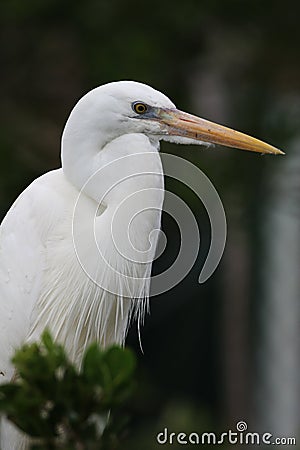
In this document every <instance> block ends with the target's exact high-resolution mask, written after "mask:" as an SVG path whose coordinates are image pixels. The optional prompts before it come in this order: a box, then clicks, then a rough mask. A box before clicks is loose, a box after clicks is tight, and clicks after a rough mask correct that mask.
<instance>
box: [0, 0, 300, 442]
mask: <svg viewBox="0 0 300 450" xmlns="http://www.w3.org/2000/svg"><path fill="white" fill-rule="evenodd" d="M299 5H300V4H299V3H298V2H296V1H289V0H287V1H285V2H282V1H281V2H279V1H275V0H273V1H272V0H263V1H258V0H251V1H250V0H244V1H242V0H240V1H238V0H185V1H182V0H173V1H172V2H171V1H162V0H160V1H158V0H151V1H148V2H140V1H137V0H127V1H126V2H125V1H121V0H85V1H82V0H79V1H77V2H75V1H70V0H60V1H58V0H44V1H37V0H27V1H21V0H2V1H1V5H0V13H1V14H0V25H1V26H0V34H1V41H0V42H1V43H0V45H1V72H0V77H1V87H2V94H1V103H2V108H1V109H2V111H1V121H0V127H1V133H0V152H1V153H0V154H1V166H0V175H1V178H0V187H1V189H0V214H1V217H3V216H4V214H5V212H6V211H7V209H8V208H9V206H10V205H11V203H12V202H13V200H14V199H15V198H16V197H17V196H18V194H19V193H20V192H21V191H22V190H23V189H24V188H25V187H26V186H27V185H28V184H29V183H30V182H31V181H32V180H33V179H34V178H36V177H37V176H39V175H41V174H42V173H44V172H46V171H48V170H51V169H54V168H57V167H58V166H59V165H60V158H59V153H60V136H61V133H62V130H63V126H64V123H65V121H66V119H67V117H68V114H69V112H70V110H71V109H72V107H73V105H74V104H75V102H76V101H77V100H78V99H79V98H80V97H81V96H82V95H83V94H84V93H86V92H87V91H88V90H90V89H92V88H94V87H96V86H97V85H100V84H103V83H106V82H109V81H113V80H121V79H133V80H137V81H141V82H145V83H147V84H150V85H152V86H153V87H155V88H156V89H158V90H160V91H162V92H164V93H165V94H166V95H168V96H169V97H170V98H171V99H172V100H173V101H174V102H175V104H176V105H177V106H178V107H179V108H180V109H182V110H186V111H189V112H192V113H194V114H197V115H199V116H202V117H205V118H207V119H210V120H213V121H217V122H220V123H223V124H225V125H228V126H230V127H233V128H236V129H240V130H242V131H244V132H246V133H248V134H253V135H254V136H257V137H259V138H261V139H263V140H265V141H267V142H269V143H271V144H273V145H275V146H277V147H279V148H281V149H283V150H284V151H285V152H286V156H285V157H272V156H264V157H261V156H260V155H258V154H251V153H247V152H243V151H237V150H233V149H226V148H221V147H215V148H209V149H207V148H205V147H203V148H200V147H180V146H175V145H171V144H163V145H162V149H163V150H164V151H165V152H171V153H174V154H178V155H181V156H183V157H184V158H186V159H188V160H190V161H192V162H193V163H195V164H197V165H198V167H200V168H201V169H202V170H203V171H204V172H205V173H206V174H207V175H208V176H209V178H210V180H211V181H212V182H213V184H214V186H215V187H216V189H217V191H218V192H219V194H220V197H221V199H222V201H223V204H224V208H225V211H226V216H227V221H228V240H227V245H226V249H225V252H224V256H223V259H222V261H221V263H220V265H219V267H218V269H217V271H216V272H215V274H214V275H213V276H212V277H211V278H210V279H209V280H208V281H207V282H206V283H205V284H203V285H199V284H198V282H197V278H198V274H199V272H200V269H201V266H202V264H203V261H204V259H205V256H206V254H207V251H208V246H209V239H210V227H209V221H208V218H207V216H206V213H205V210H204V208H203V206H202V205H201V203H199V204H198V202H197V200H196V199H195V198H194V197H193V195H192V193H191V192H189V191H187V190H185V189H184V188H183V187H182V186H178V185H176V183H174V182H172V180H166V183H167V188H168V189H170V190H173V191H174V192H177V193H179V195H181V196H182V197H183V198H184V200H185V201H186V202H187V203H188V204H189V205H190V207H191V208H192V209H193V211H194V213H195V215H196V217H197V220H198V222H199V226H200V229H201V239H202V247H201V252H200V255H199V258H198V261H197V264H196V266H195V267H194V269H193V270H192V271H191V273H190V274H189V275H188V276H187V277H186V279H185V280H184V281H183V282H182V283H180V284H179V285H178V286H177V287H176V288H174V289H172V290H171V291H170V292H168V293H167V294H164V295H161V296H159V297H156V298H153V299H152V302H151V311H152V313H151V316H149V317H147V320H146V324H145V327H144V329H143V330H142V346H143V352H142V351H141V350H140V347H139V343H138V338H137V330H136V326H133V327H132V329H131V330H130V333H129V337H128V345H130V346H131V347H133V348H134V349H135V351H136V353H137V355H138V360H139V366H140V369H139V378H140V383H139V388H138V392H137V395H136V398H135V401H134V402H133V403H132V405H131V407H130V414H131V416H132V420H131V424H130V428H129V431H130V432H129V435H128V437H127V438H126V439H125V441H124V448H126V449H127V448H128V449H141V448H143V449H146V450H147V449H149V450H150V449H155V448H159V447H161V445H158V444H157V442H156V435H157V433H158V432H159V431H162V430H163V428H164V427H168V429H169V430H170V431H175V432H178V431H182V432H190V431H196V432H199V433H200V432H201V431H203V430H204V431H214V432H219V431H227V430H228V429H230V428H231V429H233V430H235V426H236V423H237V422H238V421H240V420H244V421H246V422H247V424H248V429H249V430H250V431H265V432H268V431H269V432H271V433H273V434H274V436H289V435H291V436H295V435H296V434H297V433H298V431H299V425H300V406H299V404H300V402H299V400H300V395H299V393H300V381H299V370H300V361H299V359H300V343H299V324H300V307H299V292H300V289H299V288H300V282H299V278H300V277H299V263H300V245H299V243H300V226H299V225H300V208H299V193H300V179H299V174H300V154H299V152H300V145H299V144H300V52H299V44H300V37H299V36H300V35H299V13H300V6H299ZM163 228H164V231H165V233H166V234H167V237H168V241H169V250H168V251H167V252H166V254H165V255H164V256H163V257H161V258H160V259H159V260H158V261H157V263H156V264H155V265H154V269H153V270H154V271H155V272H159V271H160V269H162V268H163V267H165V266H166V264H167V263H168V261H169V260H171V259H172V258H173V257H174V255H173V253H174V251H175V250H176V249H177V248H178V243H179V236H178V233H177V229H176V227H175V226H174V223H173V222H172V220H170V219H169V217H167V216H164V217H163ZM175 253H176V252H175ZM179 447H181V446H180V445H178V444H177V445H176V444H174V445H172V448H179ZM186 447H189V446H188V445H186Z"/></svg>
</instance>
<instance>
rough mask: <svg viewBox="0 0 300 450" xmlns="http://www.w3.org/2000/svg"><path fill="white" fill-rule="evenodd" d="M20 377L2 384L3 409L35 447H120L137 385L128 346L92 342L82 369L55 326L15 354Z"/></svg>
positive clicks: (91, 449) (39, 449)
mask: <svg viewBox="0 0 300 450" xmlns="http://www.w3.org/2000/svg"><path fill="white" fill-rule="evenodd" d="M13 363H14V365H15V367H16V371H17V374H18V375H17V377H16V378H15V381H14V382H11V383H8V384H4V385H1V386H0V412H2V413H4V414H6V415H7V417H8V418H9V419H10V420H11V421H12V422H13V423H14V424H15V425H16V426H17V427H19V428H20V429H21V430H22V431H23V432H25V433H26V434H28V435H29V436H30V437H31V438H33V440H32V446H31V449H32V450H33V449H34V450H42V449H43V450H45V449H47V450H50V449H51V450H54V449H62V448H63V449H64V450H71V449H72V450H74V449H76V450H83V449H84V450H85V449H86V450H94V449H97V450H100V449H101V450H114V449H116V448H117V447H118V444H119V440H120V437H121V435H122V430H123V429H124V426H125V425H126V421H127V417H126V414H125V413H124V410H123V409H122V408H123V407H124V404H125V402H126V400H127V399H128V398H129V397H130V395H131V393H132V389H133V386H134V379H133V375H134V370H135V357H134V355H133V353H132V352H131V351H130V350H128V349H123V348H120V347H118V346H113V347H110V348H108V349H107V350H101V349H100V348H99V346H98V345H97V344H92V345H91V346H90V347H89V348H88V349H87V351H86V352H85V354H84V357H83V363H82V368H81V369H80V370H78V369H77V368H76V367H75V366H74V365H73V364H72V363H71V362H70V361H69V359H68V358H67V356H66V353H65V351H64V349H63V347H62V346H61V345H59V344H56V343H55V342H54V341H53V339H52V337H51V335H50V334H49V332H47V331H46V332H44V334H43V336H42V340H41V343H40V344H38V343H34V344H30V345H24V346H23V347H22V348H21V349H20V350H18V351H17V352H16V354H15V356H14V358H13Z"/></svg>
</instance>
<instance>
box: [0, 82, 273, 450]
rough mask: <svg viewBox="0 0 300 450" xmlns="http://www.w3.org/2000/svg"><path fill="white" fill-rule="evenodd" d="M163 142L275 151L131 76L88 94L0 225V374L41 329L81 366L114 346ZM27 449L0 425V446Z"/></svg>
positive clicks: (136, 297) (146, 229)
mask: <svg viewBox="0 0 300 450" xmlns="http://www.w3.org/2000/svg"><path fill="white" fill-rule="evenodd" d="M141 105H142V106H141ZM161 139H166V140H175V141H176V142H180V143H191V142H192V143H198V144H199V143H201V141H211V142H217V143H224V144H225V145H231V146H236V147H240V148H245V149H248V150H254V151H260V152H267V153H278V152H279V151H277V150H276V149H274V148H273V147H271V146H268V145H267V144H263V143H262V142H260V141H257V140H255V139H253V138H249V137H247V136H245V135H242V134H241V133H237V132H234V131H231V130H228V129H226V128H224V127H221V126H218V125H215V124H210V123H209V122H206V121H204V120H202V119H198V118H196V117H194V116H191V115H188V114H186V113H182V112H180V111H178V110H176V109H175V106H174V104H173V103H172V102H171V101H170V100H169V99H168V98H167V97H166V96H164V95H163V94H161V93H160V92H158V91H155V90H154V89H152V88H150V87H149V86H146V85H143V84H140V83H136V82H129V81H127V82H126V81H123V82H116V83H110V84H107V85H104V86H101V87H99V88H96V89H94V90H92V91H91V92H89V93H88V94H86V95H85V96H84V97H83V98H82V99H81V100H80V101H79V102H78V103H77V105H76V106H75V108H74V109H73V111H72V113H71V115H70V117H69V119H68V121H67V124H66V127H65V130H64V133H63V137H62V168H61V169H58V170H54V171H52V172H49V173H47V174H45V175H43V176H42V177H40V178H38V179H37V180H35V181H34V182H33V183H32V184H31V185H30V186H29V187H28V188H27V189H26V190H25V191H24V192H23V193H22V194H21V195H20V197H19V198H18V199H17V200H16V202H15V203H14V205H13V206H12V207H11V209H10V211H9V212H8V213H7V215H6V217H5V219H4V220H3V223H2V225H1V235H0V281H1V286H0V289H1V292H0V379H1V380H0V381H1V382H8V381H9V380H11V378H12V376H13V373H14V369H13V367H12V364H11V362H10V359H11V357H12V355H13V353H14V350H15V349H16V348H17V347H19V346H20V345H21V344H22V343H24V342H26V341H31V340H38V339H39V337H40V335H41V333H42V332H43V330H44V328H45V327H48V328H49V329H50V331H51V333H52V334H53V336H54V337H55V339H57V340H58V341H59V342H61V343H62V344H63V345H64V346H65V347H66V350H67V352H68V354H69V355H70V357H71V358H72V360H73V361H75V362H76V363H77V364H78V365H80V362H81V355H82V352H83V351H84V348H85V347H86V345H87V344H88V343H90V342H91V341H94V340H97V341H98V342H99V343H100V344H101V345H104V346H107V345H109V344H112V343H118V344H123V343H124V339H125V337H126V332H127V329H128V325H129V321H130V318H131V316H132V315H133V314H134V315H135V316H136V317H137V318H138V319H139V320H140V321H142V319H143V315H144V312H145V310H146V309H147V302H148V297H149V286H150V274H151V264H152V260H153V258H154V254H155V247H156V240H157V235H155V234H153V233H152V232H153V230H156V229H159V227H160V215H161V209H162V203H163V171H162V166H161V162H160V158H159V154H158V149H159V140H161ZM114 218H115V220H114ZM131 219H132V220H131ZM128 220H129V222H130V227H129V228H128V230H127V227H128V225H129V222H128ZM149 236H150V237H149ZM149 239H150V243H149ZM25 447H26V441H25V440H24V439H23V438H22V437H21V436H20V435H19V434H18V433H16V432H15V431H14V429H13V428H12V427H10V426H8V425H7V422H4V424H3V426H2V430H1V449H2V450H20V449H22V448H25Z"/></svg>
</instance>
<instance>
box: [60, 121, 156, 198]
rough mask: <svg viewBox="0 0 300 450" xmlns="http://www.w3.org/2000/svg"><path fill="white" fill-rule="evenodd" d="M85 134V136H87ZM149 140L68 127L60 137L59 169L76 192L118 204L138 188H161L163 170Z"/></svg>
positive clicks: (145, 137) (134, 134)
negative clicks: (90, 132) (60, 160)
mask: <svg viewBox="0 0 300 450" xmlns="http://www.w3.org/2000/svg"><path fill="white" fill-rule="evenodd" d="M87 136H88V137H87ZM158 147H159V146H158V141H157V143H153V141H150V139H149V138H148V137H147V136H146V135H144V134H138V133H133V134H124V135H122V136H119V137H116V138H113V139H112V138H109V140H107V137H106V138H105V137H104V136H102V135H101V133H100V132H98V134H97V133H95V134H87V131H86V130H84V129H80V130H76V131H74V130H73V128H71V127H68V123H67V125H66V128H65V130H64V134H63V138H62V168H63V172H64V174H65V176H66V178H67V179H68V181H69V182H71V183H72V184H73V185H74V186H75V187H76V188H77V189H78V191H80V192H84V193H85V194H86V195H87V196H88V197H90V198H92V199H93V200H95V201H96V202H97V203H103V200H104V197H105V201H104V203H106V204H107V203H108V202H110V204H119V203H120V202H121V201H123V199H124V197H125V196H128V195H131V194H132V193H134V192H137V191H139V190H141V189H151V188H158V189H163V170H162V165H161V161H160V156H159V153H158Z"/></svg>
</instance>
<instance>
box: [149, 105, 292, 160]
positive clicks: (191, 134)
mask: <svg viewBox="0 0 300 450" xmlns="http://www.w3.org/2000/svg"><path fill="white" fill-rule="evenodd" d="M158 118H159V121H160V122H161V123H163V124H165V125H168V134H169V135H173V136H183V137H186V138H191V139H195V140H197V141H202V142H210V143H213V144H220V145H226V146H227V147H234V148H239V149H242V150H249V151H251V152H258V153H273V154H275V155H284V152H282V151H281V150H279V149H278V148H276V147H273V146H272V145H270V144H266V143H265V142H263V141H260V140H259V139H255V138H253V137H251V136H248V135H246V134H244V133H241V132H239V131H235V130H231V129H230V128H227V127H224V126H222V125H218V124H216V123H213V122H209V121H208V120H205V119H201V118H200V117H197V116H193V115H192V114H188V113H185V112H183V111H179V110H178V109H163V108H161V109H159V111H158Z"/></svg>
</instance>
